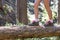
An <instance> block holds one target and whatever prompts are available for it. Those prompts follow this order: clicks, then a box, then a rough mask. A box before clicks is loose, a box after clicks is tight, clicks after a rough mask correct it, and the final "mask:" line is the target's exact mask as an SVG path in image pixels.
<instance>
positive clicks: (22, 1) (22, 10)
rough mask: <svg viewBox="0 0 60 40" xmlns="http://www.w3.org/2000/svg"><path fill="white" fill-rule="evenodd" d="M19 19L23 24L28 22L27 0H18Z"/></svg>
mask: <svg viewBox="0 0 60 40" xmlns="http://www.w3.org/2000/svg"><path fill="white" fill-rule="evenodd" d="M17 13H18V20H19V22H21V23H23V24H28V18H27V0H17Z"/></svg>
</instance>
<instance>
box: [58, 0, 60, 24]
mask: <svg viewBox="0 0 60 40" xmlns="http://www.w3.org/2000/svg"><path fill="white" fill-rule="evenodd" d="M58 24H60V0H58Z"/></svg>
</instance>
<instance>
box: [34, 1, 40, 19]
mask: <svg viewBox="0 0 60 40" xmlns="http://www.w3.org/2000/svg"><path fill="white" fill-rule="evenodd" d="M40 1H41V0H35V3H34V13H35V19H38V14H39V13H38V12H39V10H38V6H39V4H40Z"/></svg>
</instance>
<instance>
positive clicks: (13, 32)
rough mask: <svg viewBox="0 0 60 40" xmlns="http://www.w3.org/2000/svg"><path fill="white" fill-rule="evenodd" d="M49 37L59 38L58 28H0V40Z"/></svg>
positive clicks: (59, 29) (59, 31) (59, 30)
mask: <svg viewBox="0 0 60 40" xmlns="http://www.w3.org/2000/svg"><path fill="white" fill-rule="evenodd" d="M50 36H60V27H57V26H53V27H45V28H42V27H40V26H20V27H19V26H11V27H0V39H10V38H12V39H13V38H35V37H36V38H38V37H39V38H42V37H50Z"/></svg>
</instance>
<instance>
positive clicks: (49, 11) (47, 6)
mask: <svg viewBox="0 0 60 40" xmlns="http://www.w3.org/2000/svg"><path fill="white" fill-rule="evenodd" d="M44 5H45V8H46V10H47V12H48V16H49V20H51V19H52V11H51V9H50V6H49V0H44Z"/></svg>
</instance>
